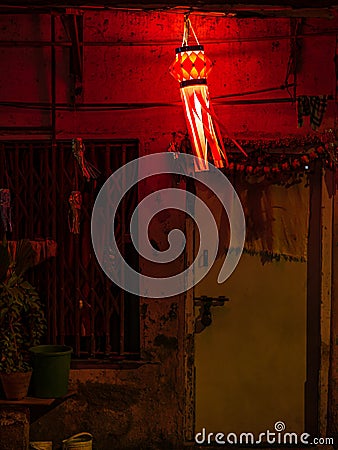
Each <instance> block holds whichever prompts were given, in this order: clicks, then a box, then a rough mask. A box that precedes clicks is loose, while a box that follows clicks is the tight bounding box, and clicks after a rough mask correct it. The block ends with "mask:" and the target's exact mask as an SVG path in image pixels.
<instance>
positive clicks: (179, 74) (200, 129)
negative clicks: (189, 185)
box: [169, 18, 246, 171]
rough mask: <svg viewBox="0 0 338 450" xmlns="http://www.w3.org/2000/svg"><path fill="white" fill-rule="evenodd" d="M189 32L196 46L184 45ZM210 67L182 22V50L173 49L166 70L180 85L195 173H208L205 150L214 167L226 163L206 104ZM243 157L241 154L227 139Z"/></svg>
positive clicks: (216, 125) (215, 121)
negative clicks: (209, 153)
mask: <svg viewBox="0 0 338 450" xmlns="http://www.w3.org/2000/svg"><path fill="white" fill-rule="evenodd" d="M190 29H191V30H192V32H193V35H194V38H195V40H196V43H197V45H188V37H189V30H190ZM211 68H212V63H211V61H210V59H209V58H208V57H207V56H206V55H205V54H204V47H203V45H200V44H199V42H198V40H197V37H196V35H195V33H194V31H193V29H192V26H191V23H190V20H189V19H188V18H186V19H185V24H184V34H183V42H182V47H180V48H177V49H176V59H175V61H174V63H173V64H172V65H171V66H170V69H169V70H170V73H171V75H172V76H173V77H174V78H176V80H177V81H179V83H180V88H181V99H182V103H183V106H184V114H185V119H186V123H187V127H188V133H189V136H190V140H191V144H192V147H193V151H194V154H195V155H196V156H197V157H198V158H200V160H199V161H198V162H195V170H196V171H201V170H208V149H210V151H211V154H212V158H213V162H214V165H215V166H216V167H223V165H224V164H223V159H224V160H225V163H226V165H228V160H227V156H226V152H225V148H224V144H223V139H222V136H221V132H220V124H219V121H218V119H217V117H216V115H215V113H214V110H213V107H212V105H211V103H210V98H209V90H208V86H207V77H208V75H209V73H210V71H211ZM231 140H232V141H233V142H234V143H235V144H236V145H237V147H238V148H240V150H241V151H242V152H243V153H244V154H245V155H246V153H245V152H244V150H243V149H242V148H241V147H240V145H239V144H237V142H236V141H234V140H233V139H231Z"/></svg>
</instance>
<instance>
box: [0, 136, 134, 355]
mask: <svg viewBox="0 0 338 450" xmlns="http://www.w3.org/2000/svg"><path fill="white" fill-rule="evenodd" d="M84 144H85V148H86V152H85V156H86V158H87V159H88V160H89V161H90V162H91V163H93V164H94V165H95V166H96V167H97V168H98V169H99V170H100V172H101V175H100V177H99V178H98V179H97V180H95V181H90V182H87V181H86V180H85V179H84V178H83V177H82V174H81V172H80V170H79V169H78V165H77V162H76V160H75V158H74V156H73V154H72V150H71V142H70V141H67V142H66V141H65V142H63V141H59V142H57V144H56V146H54V147H52V145H51V143H50V142H41V141H39V142H28V143H27V142H2V143H0V188H1V187H9V188H10V190H11V195H12V205H13V232H12V233H8V239H12V240H17V239H22V238H28V239H31V240H37V239H42V240H44V239H51V240H53V241H55V242H56V244H57V256H56V257H55V258H50V259H48V260H46V261H44V262H43V263H41V264H40V265H39V266H36V267H35V268H34V270H33V271H32V273H31V274H30V276H31V278H32V279H31V281H32V282H33V283H35V286H37V288H38V290H39V293H40V296H41V299H42V301H44V302H45V305H46V316H47V321H48V335H47V338H46V340H47V342H48V343H57V344H67V345H71V346H72V347H73V349H74V356H75V357H76V358H84V359H86V358H96V359H100V358H111V359H114V358H115V357H121V356H122V357H123V358H131V359H132V358H136V357H137V356H138V355H139V299H138V297H136V296H134V295H132V294H129V293H126V292H124V291H123V290H121V289H120V288H119V287H118V286H116V285H114V283H112V282H111V281H110V280H109V279H108V278H107V277H106V275H105V274H104V273H103V271H102V269H101V268H100V266H99V264H98V263H97V260H96V258H95V255H94V252H93V249H92V243H91V232H90V226H91V225H90V222H91V211H92V207H93V204H94V201H95V198H96V196H97V194H98V192H99V190H100V188H101V186H102V185H103V183H104V182H105V181H106V179H107V178H108V177H109V176H110V175H111V174H112V173H113V172H114V171H115V170H116V169H117V168H119V167H121V165H122V164H125V163H126V162H128V161H130V160H132V159H135V158H137V157H138V143H137V142H136V141H125V142H121V141H109V142H105V141H90V142H89V141H88V142H86V141H84ZM73 190H79V191H81V193H82V208H81V230H80V234H78V235H76V234H72V233H70V231H69V225H68V220H69V202H68V199H69V195H70V193H71V192H72V191H73ZM137 199H138V192H137V186H136V187H134V188H132V189H130V191H129V192H128V193H127V194H126V196H125V197H124V199H123V201H122V203H121V208H120V209H119V211H118V215H120V217H118V218H117V220H116V224H117V225H116V227H115V233H116V239H117V241H118V242H119V245H120V250H121V252H122V253H123V254H124V257H125V259H126V260H127V262H132V264H131V265H132V266H133V267H134V268H136V269H137V268H138V255H137V254H136V251H135V250H134V247H133V245H132V244H131V241H130V236H129V234H128V232H127V225H128V223H129V222H130V217H131V214H132V212H133V211H134V209H135V207H136V205H137ZM122 219H123V220H122Z"/></svg>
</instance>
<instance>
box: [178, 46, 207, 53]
mask: <svg viewBox="0 0 338 450" xmlns="http://www.w3.org/2000/svg"><path fill="white" fill-rule="evenodd" d="M196 51H204V46H203V45H183V46H182V47H178V48H176V50H175V52H176V54H177V53H183V52H196Z"/></svg>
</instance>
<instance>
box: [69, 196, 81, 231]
mask: <svg viewBox="0 0 338 450" xmlns="http://www.w3.org/2000/svg"><path fill="white" fill-rule="evenodd" d="M68 201H69V205H70V210H69V216H68V224H69V231H70V232H71V233H73V234H80V216H81V206H82V194H81V192H80V191H72V192H71V194H70V196H69V200H68Z"/></svg>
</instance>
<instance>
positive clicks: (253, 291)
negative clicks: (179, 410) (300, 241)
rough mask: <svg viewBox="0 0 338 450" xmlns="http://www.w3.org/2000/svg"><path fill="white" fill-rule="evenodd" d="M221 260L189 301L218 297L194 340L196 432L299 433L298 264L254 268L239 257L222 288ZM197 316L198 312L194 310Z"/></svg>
mask: <svg viewBox="0 0 338 450" xmlns="http://www.w3.org/2000/svg"><path fill="white" fill-rule="evenodd" d="M221 262H222V261H219V260H218V261H216V262H215V264H214V266H213V268H212V270H211V271H210V273H209V274H208V275H207V277H206V278H204V279H203V280H202V281H201V282H200V283H199V284H198V285H197V286H196V287H195V294H194V295H195V296H200V295H208V296H219V295H225V296H227V297H229V298H230V301H229V302H227V303H225V305H224V306H223V307H214V308H212V315H213V323H212V325H211V326H210V327H208V328H206V329H205V330H204V331H202V333H200V334H197V335H196V339H195V343H196V355H195V364H196V432H198V431H200V430H201V429H202V428H203V427H205V428H206V429H207V431H212V432H224V433H228V432H250V431H251V432H254V433H257V434H258V433H259V432H263V431H265V430H267V429H269V430H271V431H273V429H274V427H273V426H274V423H275V422H276V421H278V420H282V421H283V422H285V423H286V427H287V429H286V431H295V432H302V431H304V383H305V378H306V270H307V266H306V263H300V262H284V261H282V262H272V263H267V264H265V265H262V264H261V261H260V258H259V257H258V256H249V255H245V254H244V255H242V258H241V260H240V262H239V265H238V267H237V268H236V270H235V272H234V273H233V274H232V275H231V277H230V278H229V279H228V280H227V281H226V282H225V283H224V284H222V285H217V282H216V278H217V274H218V272H219V269H220V267H221ZM196 315H198V308H196Z"/></svg>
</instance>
